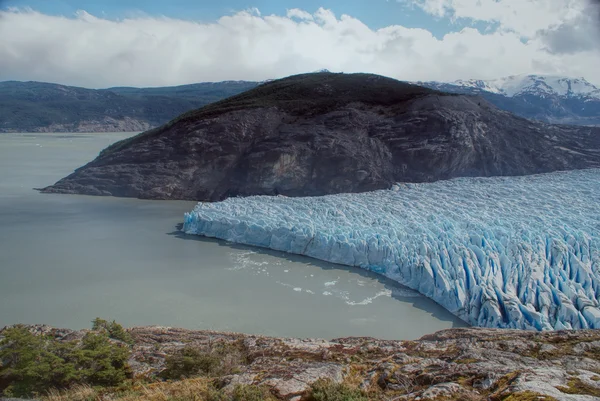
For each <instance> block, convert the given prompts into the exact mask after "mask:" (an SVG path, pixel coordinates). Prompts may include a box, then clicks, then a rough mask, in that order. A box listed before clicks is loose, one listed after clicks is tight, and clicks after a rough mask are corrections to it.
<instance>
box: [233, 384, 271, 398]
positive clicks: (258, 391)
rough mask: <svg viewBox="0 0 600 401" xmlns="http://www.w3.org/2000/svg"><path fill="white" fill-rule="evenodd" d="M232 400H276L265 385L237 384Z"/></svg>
mask: <svg viewBox="0 0 600 401" xmlns="http://www.w3.org/2000/svg"><path fill="white" fill-rule="evenodd" d="M230 399H231V401H269V400H276V398H275V397H273V395H272V394H271V392H270V391H269V389H268V388H267V387H264V386H248V385H241V384H239V385H237V386H235V388H234V389H233V393H232V394H231V398H230Z"/></svg>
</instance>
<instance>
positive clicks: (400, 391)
mask: <svg viewBox="0 0 600 401" xmlns="http://www.w3.org/2000/svg"><path fill="white" fill-rule="evenodd" d="M31 329H32V330H33V331H35V332H37V333H44V334H50V335H54V336H55V337H57V338H60V339H64V340H65V341H72V340H77V339H78V338H81V337H82V336H83V334H84V333H85V332H86V331H70V330H57V329H52V328H50V327H48V326H33V327H31ZM128 331H129V333H130V334H131V335H132V336H133V339H134V345H133V346H132V347H133V348H132V353H131V357H130V360H129V364H130V366H131V367H132V369H133V371H134V373H135V375H136V376H137V377H145V378H147V379H148V380H153V379H152V378H154V377H156V375H158V374H159V373H160V372H161V371H162V370H163V369H164V368H165V359H166V358H167V357H168V356H169V355H173V354H174V353H176V352H177V350H180V349H182V348H184V347H196V348H198V349H200V350H208V349H210V348H211V347H212V348H214V347H217V346H219V345H220V346H221V347H223V346H225V347H226V348H227V349H231V350H235V352H236V353H239V352H241V353H243V358H242V359H241V360H243V361H244V362H243V363H242V364H241V366H239V368H238V372H237V373H234V374H228V375H226V376H222V377H218V378H215V380H216V381H217V382H218V383H219V386H220V387H224V388H227V387H233V386H235V385H236V384H252V385H265V386H267V387H268V388H269V389H270V390H271V392H272V393H273V394H274V395H275V396H276V397H277V399H280V400H297V401H299V400H303V399H306V393H307V391H308V390H309V388H310V386H311V385H312V384H313V383H314V382H316V381H317V380H318V379H329V380H331V381H333V382H338V383H342V382H343V383H347V384H349V385H352V386H357V387H359V388H361V389H363V390H364V391H365V392H367V393H368V394H369V399H373V400H398V401H400V400H403V401H416V400H422V401H425V400H437V401H440V400H444V401H452V400H454V401H459V400H460V401H465V400H468V401H478V400H481V401H483V400H492V401H500V400H511V401H515V400H521V401H523V400H528V401H530V400H546V401H552V400H554V401H555V400H559V401H576V400H577V401H587V400H589V401H592V400H598V399H600V398H599V397H598V396H599V395H600V376H599V374H600V332H599V331H593V330H582V331H558V332H544V333H539V332H529V331H513V330H492V329H450V330H445V331H441V332H438V333H435V334H431V335H427V336H424V337H422V338H421V339H420V340H417V341H390V340H376V339H373V338H356V337H350V338H340V339H335V340H331V341H326V340H318V339H304V340H301V339H293V338H271V337H261V336H253V335H244V334H234V333H219V332H212V331H192V330H184V329H175V328H167V327H138V328H132V329H129V330H128ZM0 334H1V331H0ZM232 352H233V351H232Z"/></svg>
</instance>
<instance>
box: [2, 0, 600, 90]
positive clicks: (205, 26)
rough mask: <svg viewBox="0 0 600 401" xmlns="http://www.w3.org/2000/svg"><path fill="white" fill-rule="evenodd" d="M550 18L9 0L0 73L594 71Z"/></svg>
mask: <svg viewBox="0 0 600 401" xmlns="http://www.w3.org/2000/svg"><path fill="white" fill-rule="evenodd" d="M439 1H440V4H446V3H444V2H447V1H452V3H451V5H452V6H453V7H454V6H456V5H457V4H459V3H458V2H464V4H466V3H467V2H469V1H475V2H477V1H478V0H439ZM479 1H480V2H481V3H482V4H487V2H486V0H479ZM503 1H509V0H503ZM515 1H516V0H510V1H509V2H511V3H513V4H517V3H516V2H515ZM519 1H534V0H519ZM546 1H550V2H557V1H567V0H546ZM460 4H463V3H460ZM460 4H459V5H460ZM469 4H470V3H469ZM459 8H460V7H459ZM453 10H454V11H452V12H453V13H456V12H457V11H456V10H457V9H456V8H455V9H453ZM476 12H480V13H482V17H481V18H483V15H488V14H489V12H488V11H485V12H484V11H476V10H471V13H472V14H474V13H476ZM502 12H505V11H502ZM461 13H463V14H464V13H466V11H464V10H463V11H461ZM486 13H488V14H486ZM541 14H543V13H541ZM485 18H489V21H496V19H494V18H499V17H493V16H492V15H491V14H490V15H489V16H486V17H485ZM502 18H504V17H502ZM502 18H500V19H499V20H502V21H504V19H502ZM572 18H573V20H574V19H575V18H576V16H575V17H572ZM499 20H498V21H499ZM548 21H550V22H546V24H547V25H545V26H543V27H542V28H540V29H538V30H537V31H536V33H531V34H530V37H528V38H526V39H523V33H522V32H518V31H517V30H516V29H508V28H506V26H505V25H504V26H499V27H498V29H495V30H490V31H486V32H480V31H478V30H477V29H474V28H469V27H468V28H463V29H460V30H458V31H456V32H450V33H448V34H446V35H445V36H444V37H443V38H441V39H438V38H436V37H434V36H433V35H432V33H431V32H429V31H427V30H426V29H418V28H406V27H403V26H399V25H394V26H388V27H385V28H382V29H378V30H373V29H371V28H369V27H368V26H367V25H365V24H364V23H363V22H362V21H360V20H359V19H357V18H353V17H351V16H348V15H341V16H337V15H336V14H335V13H333V12H332V11H331V10H326V9H323V8H320V9H318V10H317V11H315V12H314V13H308V12H307V11H305V10H300V9H292V10H288V12H287V14H286V15H285V16H277V15H261V14H260V12H259V11H258V10H256V9H252V10H248V11H242V12H239V13H237V14H233V15H229V16H224V17H222V18H220V19H219V20H218V21H216V22H214V23H197V22H193V21H184V20H178V19H171V18H166V17H150V16H138V17H135V18H130V19H123V20H108V19H105V18H99V17H97V16H94V15H90V14H89V13H87V12H85V11H80V12H78V13H77V14H76V15H75V16H74V17H72V18H67V17H61V16H50V15H45V14H42V13H39V12H36V11H32V10H20V11H19V10H8V11H0V38H2V39H1V40H0V80H6V79H17V80H39V81H50V82H61V83H65V84H71V85H80V86H86V87H109V86H117V85H131V86H161V85H177V84H185V83H191V82H202V81H220V80H237V79H244V80H263V79H269V78H278V77H283V76H287V75H291V74H296V73H302V72H307V71H315V70H319V69H322V68H326V69H329V70H331V71H344V72H359V71H360V72H372V73H378V74H383V75H387V76H391V77H395V78H398V79H403V80H455V79H460V78H480V79H486V78H496V77H501V76H506V75H511V74H520V73H549V74H560V75H571V76H585V77H586V78H588V79H589V80H590V81H592V82H596V83H600V71H599V69H598V68H597V66H598V65H600V51H598V49H595V48H592V47H590V46H582V47H579V48H578V49H576V50H575V51H573V52H565V51H559V50H560V49H561V45H560V43H558V42H556V41H555V40H554V41H553V40H552V32H554V31H556V30H559V28H560V23H561V21H568V19H560V18H559V19H557V18H554V19H550V18H548ZM502 24H505V23H504V22H502ZM502 24H501V25H502ZM516 26H518V24H516ZM544 29H545V30H546V32H545V33H543V32H544ZM537 32H542V33H537ZM563 47H564V45H563Z"/></svg>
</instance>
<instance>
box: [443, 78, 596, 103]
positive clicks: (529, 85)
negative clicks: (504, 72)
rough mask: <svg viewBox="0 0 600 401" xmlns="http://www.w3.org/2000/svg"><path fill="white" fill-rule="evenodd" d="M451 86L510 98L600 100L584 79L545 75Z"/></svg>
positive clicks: (452, 83) (470, 81) (459, 82)
mask: <svg viewBox="0 0 600 401" xmlns="http://www.w3.org/2000/svg"><path fill="white" fill-rule="evenodd" d="M450 84H451V85H457V86H462V87H466V88H474V89H479V90H484V91H488V92H491V93H497V94H501V95H504V96H508V97H514V96H519V95H525V94H533V95H538V96H545V95H557V96H560V97H567V98H572V97H590V98H594V99H598V100H600V89H598V88H597V87H596V86H594V85H592V84H591V83H589V82H588V81H586V80H585V79H584V78H566V77H559V76H544V75H512V76H509V77H505V78H499V79H493V80H474V79H471V80H458V81H454V82H451V83H450Z"/></svg>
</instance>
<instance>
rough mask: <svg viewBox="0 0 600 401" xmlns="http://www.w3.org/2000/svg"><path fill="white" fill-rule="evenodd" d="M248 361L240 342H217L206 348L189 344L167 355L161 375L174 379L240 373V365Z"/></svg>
mask: <svg viewBox="0 0 600 401" xmlns="http://www.w3.org/2000/svg"><path fill="white" fill-rule="evenodd" d="M246 362H247V360H246V354H245V353H244V351H243V350H242V349H241V346H240V344H229V343H217V344H214V345H211V346H209V347H208V348H207V349H205V350H202V349H199V348H197V347H193V346H190V345H188V346H186V347H184V348H182V349H180V350H178V351H176V352H175V353H173V354H172V355H169V356H167V358H166V367H165V370H163V371H162V372H161V374H160V376H161V377H163V378H165V379H174V380H179V379H182V378H189V377H194V376H208V377H215V376H223V375H228V374H233V373H238V372H239V370H240V366H241V365H243V364H244V363H246Z"/></svg>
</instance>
